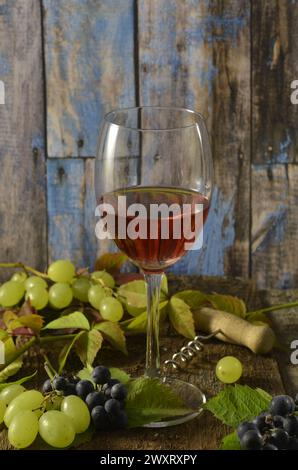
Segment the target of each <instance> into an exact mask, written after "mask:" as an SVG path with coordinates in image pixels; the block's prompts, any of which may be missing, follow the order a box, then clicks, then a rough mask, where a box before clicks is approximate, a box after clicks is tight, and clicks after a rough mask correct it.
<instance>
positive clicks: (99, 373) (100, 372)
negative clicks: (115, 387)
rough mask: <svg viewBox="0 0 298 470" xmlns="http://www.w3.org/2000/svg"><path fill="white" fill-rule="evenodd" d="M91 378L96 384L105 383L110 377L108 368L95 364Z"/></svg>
mask: <svg viewBox="0 0 298 470" xmlns="http://www.w3.org/2000/svg"><path fill="white" fill-rule="evenodd" d="M91 375H92V379H93V381H94V382H95V383H96V384H98V385H103V384H105V383H107V382H108V381H109V380H110V378H111V373H110V371H109V369H108V368H107V367H105V366H97V367H95V368H94V369H93V372H92V374H91Z"/></svg>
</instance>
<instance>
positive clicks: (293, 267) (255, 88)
mask: <svg viewBox="0 0 298 470" xmlns="http://www.w3.org/2000/svg"><path fill="white" fill-rule="evenodd" d="M252 8H253V10H252V47H253V54H252V57H253V61H252V66H253V68H252V103H253V106H252V150H253V151H252V162H253V167H252V174H251V186H252V207H251V214H252V247H251V256H252V271H251V274H252V276H253V277H255V278H256V279H257V281H258V284H259V286H261V287H264V286H267V287H277V288H280V287H281V288H286V287H288V288H289V287H294V286H297V282H298V266H297V260H296V257H295V253H296V251H297V250H296V246H297V241H298V222H297V220H298V219H297V217H298V211H297V177H298V170H297V167H295V166H294V165H292V164H291V163H295V162H297V155H298V106H297V105H294V104H292V103H291V101H290V95H291V92H292V89H291V82H292V81H293V80H294V79H296V78H297V71H298V54H297V51H298V32H297V21H298V3H297V2H292V1H287V0H275V1H267V0H265V1H263V2H252Z"/></svg>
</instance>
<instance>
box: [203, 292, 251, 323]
mask: <svg viewBox="0 0 298 470" xmlns="http://www.w3.org/2000/svg"><path fill="white" fill-rule="evenodd" d="M208 301H209V303H210V304H211V305H212V307H213V308H215V309H217V310H222V311H223V312H228V313H233V314H234V315H237V316H238V317H241V318H245V316H246V305H245V303H244V301H243V300H242V299H239V298H238V297H233V296H232V295H223V294H211V295H208Z"/></svg>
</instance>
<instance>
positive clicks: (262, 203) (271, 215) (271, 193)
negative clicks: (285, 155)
mask: <svg viewBox="0 0 298 470" xmlns="http://www.w3.org/2000/svg"><path fill="white" fill-rule="evenodd" d="M297 182H298V167H297V165H293V164H289V165H283V164H275V165H272V166H271V165H269V166H267V165H263V166H261V165H254V166H253V168H252V276H253V277H254V278H255V279H256V281H257V283H258V286H259V287H261V288H265V287H269V288H270V287H272V288H273V287H276V288H282V289H284V288H290V287H295V286H297V284H298V266H297V257H296V256H295V253H296V251H297V242H298V208H297V197H298V186H297Z"/></svg>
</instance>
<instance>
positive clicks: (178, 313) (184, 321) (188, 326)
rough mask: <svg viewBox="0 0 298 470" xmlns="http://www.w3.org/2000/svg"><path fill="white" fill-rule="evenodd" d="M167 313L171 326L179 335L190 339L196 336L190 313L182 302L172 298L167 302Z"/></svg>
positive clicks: (188, 308)
mask: <svg viewBox="0 0 298 470" xmlns="http://www.w3.org/2000/svg"><path fill="white" fill-rule="evenodd" d="M168 312H169V319H170V322H171V324H172V325H173V327H174V328H175V330H176V331H177V332H178V333H179V334H180V335H183V336H185V337H186V338H190V339H193V338H194V337H195V336H196V333H195V325H194V319H193V316H192V312H191V310H190V307H189V306H188V305H187V304H186V303H185V302H184V301H183V300H181V299H179V298H177V297H172V298H171V300H170V302H169V306H168Z"/></svg>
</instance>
